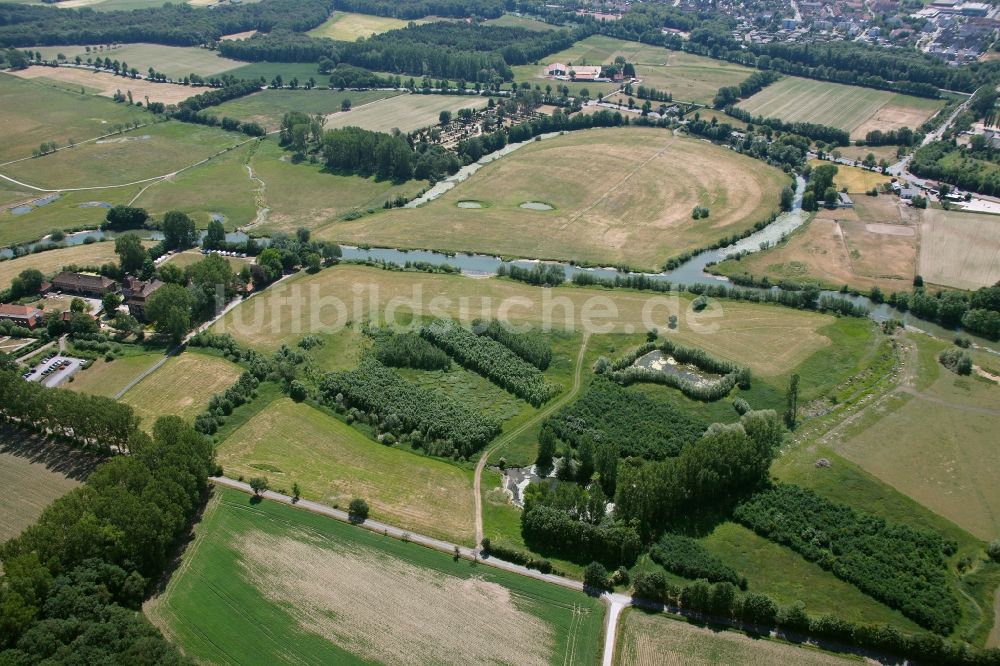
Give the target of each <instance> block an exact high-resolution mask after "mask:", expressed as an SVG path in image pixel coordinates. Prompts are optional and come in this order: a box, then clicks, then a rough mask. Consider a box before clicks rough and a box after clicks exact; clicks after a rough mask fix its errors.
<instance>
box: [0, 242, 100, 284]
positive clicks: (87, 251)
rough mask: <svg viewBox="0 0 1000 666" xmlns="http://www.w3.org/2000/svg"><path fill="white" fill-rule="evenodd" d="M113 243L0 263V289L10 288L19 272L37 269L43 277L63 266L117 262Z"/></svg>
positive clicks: (80, 247)
mask: <svg viewBox="0 0 1000 666" xmlns="http://www.w3.org/2000/svg"><path fill="white" fill-rule="evenodd" d="M117 259H118V258H117V256H116V255H115V244H114V243H110V242H109V243H93V244H91V245H74V246H72V247H66V248H60V249H58V250H47V251H45V252H39V253H38V254H29V255H26V256H23V257H18V258H17V259H9V260H7V261H0V289H6V288H7V287H9V286H10V281H11V280H13V279H14V278H15V277H17V276H18V275H19V274H20V273H21V271H23V270H25V269H28V268H37V269H38V270H40V271H41V272H42V273H44V274H45V275H47V276H48V275H52V274H54V273H58V272H59V271H60V270H61V269H62V267H63V266H68V265H70V264H76V265H78V266H100V265H101V264H105V263H107V262H109V261H117Z"/></svg>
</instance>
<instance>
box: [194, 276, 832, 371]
mask: <svg viewBox="0 0 1000 666" xmlns="http://www.w3.org/2000/svg"><path fill="white" fill-rule="evenodd" d="M545 293H546V292H543V291H542V290H540V289H538V288H536V287H531V286H529V285H525V284H522V283H519V282H514V281H511V280H498V279H481V280H474V279H470V278H467V277H462V276H447V275H424V274H421V275H414V274H413V273H399V272H389V271H383V270H380V269H377V268H369V267H364V266H353V265H342V266H336V267H333V268H330V269H327V270H323V271H321V272H319V273H317V274H315V275H302V276H301V277H296V278H293V279H291V280H286V281H285V282H283V283H282V284H280V285H277V286H276V287H274V288H272V289H270V290H268V291H267V292H266V293H264V294H261V295H260V296H257V297H255V298H252V299H250V300H247V301H245V302H243V303H242V304H240V305H239V306H238V307H236V308H235V309H234V310H232V311H231V312H229V313H228V314H227V315H226V316H225V317H223V318H222V319H221V320H220V321H219V322H218V323H217V324H215V326H213V328H212V330H213V332H216V333H230V334H232V335H233V336H234V337H235V338H236V339H237V340H238V341H240V342H241V343H243V344H248V345H250V346H253V347H256V348H259V349H262V350H274V349H276V348H278V347H279V346H280V345H281V344H289V345H291V344H293V343H294V342H295V341H296V340H297V339H299V338H300V337H302V336H304V335H307V334H317V333H320V334H321V333H332V332H334V331H336V330H338V329H339V328H340V327H342V326H343V325H344V324H345V322H346V320H347V319H351V320H353V321H362V320H373V321H376V320H377V321H383V320H384V317H385V316H386V313H387V312H388V311H387V309H386V308H387V306H388V305H390V304H391V305H392V306H393V307H392V308H391V309H392V310H393V311H394V312H396V314H397V315H398V316H399V318H403V317H407V316H409V314H410V313H412V312H415V311H419V312H422V313H423V314H428V315H429V314H432V313H431V311H430V310H429V307H430V299H431V298H432V297H434V298H437V299H438V300H437V301H435V303H434V307H435V308H438V309H439V310H440V311H441V312H442V313H444V314H447V315H448V316H453V317H458V318H460V319H462V320H471V319H474V318H477V317H489V316H496V314H497V312H501V313H502V314H503V316H506V317H508V318H509V320H510V321H511V322H516V323H528V324H532V325H535V326H539V327H541V328H542V329H543V330H544V327H545V324H546V322H548V325H549V326H550V327H551V329H554V330H563V329H572V330H577V331H579V330H581V328H582V322H583V321H584V318H585V317H586V318H588V319H589V318H590V317H592V315H591V314H590V313H591V309H590V308H591V307H593V306H590V307H588V308H587V310H586V311H585V310H584V306H585V305H587V303H588V302H590V303H595V301H592V300H590V299H593V298H596V299H598V301H599V302H600V303H601V304H604V305H607V307H608V312H611V313H612V314H611V315H609V316H607V317H605V316H604V315H599V316H597V317H595V318H594V319H593V320H592V321H593V323H597V324H599V325H600V326H601V327H602V328H604V327H606V330H605V331H604V332H607V333H611V332H620V331H622V330H624V329H626V328H630V329H631V332H635V331H644V330H646V329H647V328H649V327H651V326H657V327H658V328H659V329H660V330H661V331H666V330H667V326H666V318H667V315H668V314H669V309H670V307H671V306H669V305H667V304H666V303H665V302H663V301H654V303H659V305H657V307H656V308H655V310H653V311H651V315H650V317H651V318H652V321H649V320H648V319H647V318H645V317H644V315H643V308H644V307H648V305H647V302H649V301H650V299H651V298H654V296H653V295H652V294H643V293H638V292H629V291H615V292H609V291H604V290H597V289H585V288H578V287H560V288H558V289H555V290H553V291H552V292H551V293H550V294H548V295H545ZM296 294H298V295H300V296H301V297H302V298H304V299H306V300H305V302H303V303H301V304H300V305H298V306H297V305H296V302H295V301H294V300H290V299H289V297H291V296H294V295H296ZM463 297H464V299H463ZM543 297H544V298H543ZM556 298H558V299H559V304H558V305H556V304H555V303H554V302H553V300H552V299H556ZM323 299H325V300H323ZM338 299H340V301H339V302H341V303H343V305H344V307H345V308H346V310H341V309H340V308H339V307H338V306H337V303H338ZM460 299H463V300H460ZM689 306H690V298H689V297H688V296H678V298H677V308H678V309H679V311H678V315H679V318H680V321H679V324H678V328H677V330H675V331H672V332H671V333H670V336H671V337H672V338H676V339H677V340H678V341H680V342H683V343H685V344H694V345H697V346H699V347H703V348H704V349H705V350H707V351H709V352H710V353H712V354H714V355H718V356H720V357H722V358H726V359H730V360H733V361H736V362H739V363H744V364H747V365H749V366H750V368H751V369H752V370H753V371H754V372H755V373H759V374H761V375H767V376H774V375H780V374H783V373H785V372H789V371H791V370H792V369H793V368H795V367H796V366H798V365H799V364H800V363H802V362H803V361H804V360H805V359H807V358H808V357H809V356H810V355H812V354H813V353H814V352H817V351H819V350H821V349H824V348H827V347H828V346H829V345H830V344H831V340H830V338H829V337H827V336H826V335H824V334H823V333H821V332H820V331H819V329H820V328H822V327H823V326H825V325H827V324H829V323H831V322H833V321H834V318H833V317H831V316H828V315H819V314H815V313H809V312H803V311H798V310H791V309H788V308H782V307H777V306H769V305H760V304H753V303H738V302H729V301H726V302H725V303H724V304H723V305H722V309H721V312H722V316H718V312H719V311H718V310H717V309H716V308H715V307H710V308H709V309H711V310H712V312H708V311H707V310H706V312H705V313H694V312H693V311H691V310H690V307H689ZM601 307H602V308H603V305H602V306H601ZM602 312H603V309H602ZM644 319H646V321H645V322H644ZM404 323H405V322H404ZM700 324H704V325H705V326H706V328H701V327H700ZM790 340H794V342H795V344H789V341H790Z"/></svg>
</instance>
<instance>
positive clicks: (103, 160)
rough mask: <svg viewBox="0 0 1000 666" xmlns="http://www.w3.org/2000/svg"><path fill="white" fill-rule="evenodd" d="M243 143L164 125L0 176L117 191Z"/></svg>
mask: <svg viewBox="0 0 1000 666" xmlns="http://www.w3.org/2000/svg"><path fill="white" fill-rule="evenodd" d="M243 141H245V137H242V136H241V135H238V134H233V133H232V132H226V131H223V130H221V129H218V128H214V127H205V126H203V125H192V124H190V123H182V122H177V121H168V122H164V123H158V124H156V125H150V126H147V127H140V128H139V129H136V130H131V131H128V132H124V133H122V134H120V135H114V136H110V137H107V138H105V139H101V140H99V141H95V142H93V143H87V144H83V145H78V146H75V147H73V148H71V149H69V150H63V151H59V152H57V153H52V154H49V155H43V156H42V157H38V158H35V159H31V160H27V161H24V162H18V163H16V164H11V165H9V166H6V167H3V173H4V174H5V175H7V176H10V177H11V178H14V179H15V180H18V181H21V182H24V183H27V184H29V185H34V186H35V187H44V188H48V189H63V188H74V187H101V188H105V187H119V186H123V185H127V184H129V183H134V182H136V181H140V180H143V179H147V178H152V177H155V176H163V175H166V174H169V173H171V172H175V171H179V170H180V169H183V168H185V167H188V166H191V165H193V164H195V163H197V162H199V161H201V160H204V159H206V158H208V157H211V156H212V155H215V154H216V153H218V152H220V151H222V150H225V149H227V148H229V147H231V146H234V145H236V144H237V143H240V142H243ZM90 196H91V197H95V196H103V195H102V194H101V193H100V192H97V193H96V194H95V193H91V194H90Z"/></svg>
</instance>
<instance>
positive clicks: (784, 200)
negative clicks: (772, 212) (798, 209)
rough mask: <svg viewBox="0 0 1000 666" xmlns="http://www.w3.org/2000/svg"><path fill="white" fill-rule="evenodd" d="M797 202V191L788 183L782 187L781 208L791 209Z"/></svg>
mask: <svg viewBox="0 0 1000 666" xmlns="http://www.w3.org/2000/svg"><path fill="white" fill-rule="evenodd" d="M794 202H795V191H794V190H792V188H791V187H790V186H788V185H785V186H784V187H783V188H781V210H784V211H789V210H791V209H792V204H793V203H794Z"/></svg>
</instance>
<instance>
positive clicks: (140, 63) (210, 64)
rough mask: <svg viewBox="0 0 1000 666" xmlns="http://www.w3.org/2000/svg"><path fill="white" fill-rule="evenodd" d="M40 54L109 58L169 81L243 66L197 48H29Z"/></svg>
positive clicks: (125, 46) (218, 72)
mask: <svg viewBox="0 0 1000 666" xmlns="http://www.w3.org/2000/svg"><path fill="white" fill-rule="evenodd" d="M32 50H33V51H40V52H41V54H42V57H43V58H45V59H46V60H55V59H56V57H57V56H58V54H60V53H61V54H63V55H64V56H66V58H67V60H69V61H70V62H72V61H73V60H74V58H76V56H80V57H81V58H83V62H84V63H86V62H87V58H97V57H100V58H101V59H102V60H103V59H104V58H111V59H112V60H117V61H118V62H126V63H128V66H129V68H132V67H135V68H136V69H138V70H139V73H140V74H145V73H146V71H147V70H148V69H149V68H150V67H152V68H153V69H155V70H156V71H158V72H163V73H164V74H166V75H167V77H169V78H171V79H182V78H184V77H185V76H188V75H189V74H199V75H201V76H206V77H207V76H215V75H216V74H222V73H223V72H228V71H230V70H233V69H236V68H237V67H242V66H243V65H245V64H246V63H244V62H242V61H239V60H232V59H230V58H224V57H222V56H220V55H219V54H218V52H216V51H212V50H210V49H206V48H202V47H200V46H165V45H163V44H144V43H138V44H120V45H116V46H112V47H105V48H103V49H101V50H96V45H91V49H90V53H87V49H86V47H85V46H82V45H81V46H39V47H34V48H32ZM156 85H159V84H156Z"/></svg>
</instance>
